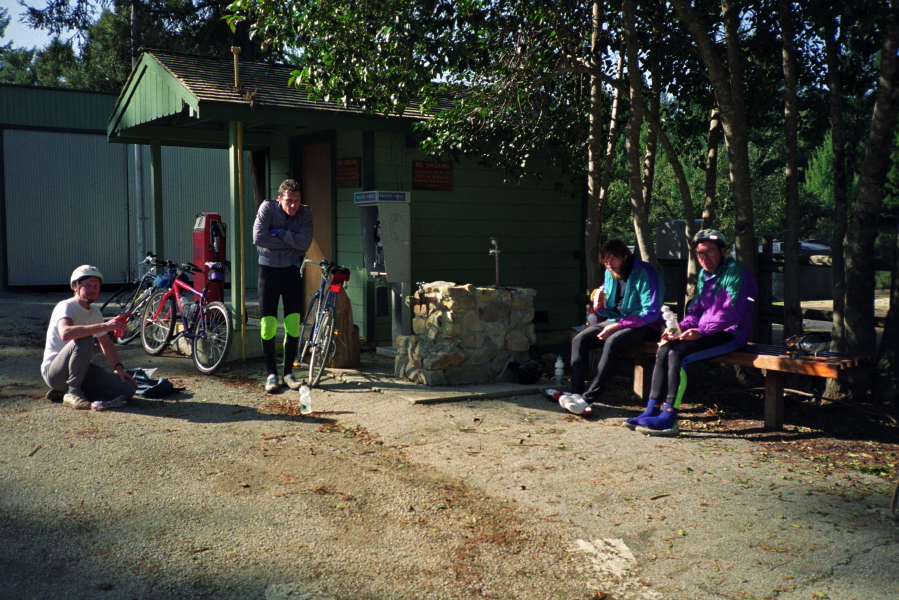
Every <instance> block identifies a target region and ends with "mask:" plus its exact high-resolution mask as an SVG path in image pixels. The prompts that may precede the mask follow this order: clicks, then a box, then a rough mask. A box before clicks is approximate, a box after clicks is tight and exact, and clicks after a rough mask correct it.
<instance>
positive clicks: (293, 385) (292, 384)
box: [284, 373, 300, 390]
mask: <svg viewBox="0 0 899 600" xmlns="http://www.w3.org/2000/svg"><path fill="white" fill-rule="evenodd" d="M284 385H286V386H287V387H289V388H290V389H292V390H298V389H300V382H299V381H297V378H296V377H294V376H293V373H288V374H287V375H285V376H284Z"/></svg>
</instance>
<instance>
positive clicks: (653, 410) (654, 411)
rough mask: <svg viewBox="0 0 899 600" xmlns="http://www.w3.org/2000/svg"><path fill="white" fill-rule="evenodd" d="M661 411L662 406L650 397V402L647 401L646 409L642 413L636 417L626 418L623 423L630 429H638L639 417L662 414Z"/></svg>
mask: <svg viewBox="0 0 899 600" xmlns="http://www.w3.org/2000/svg"><path fill="white" fill-rule="evenodd" d="M661 412H662V408H661V407H660V406H659V403H658V401H656V400H653V399H652V398H650V399H649V402H647V403H646V410H644V411H643V413H642V414H639V415H637V416H636V417H631V418H630V419H625V420H624V423H622V425H624V426H625V427H627V428H628V429H636V427H637V425H639V424H640V423H638V422H637V421H638V420H639V419H643V418H646V417H657V416H659V415H660V414H661Z"/></svg>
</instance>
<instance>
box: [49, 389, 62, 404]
mask: <svg viewBox="0 0 899 600" xmlns="http://www.w3.org/2000/svg"><path fill="white" fill-rule="evenodd" d="M65 395H66V393H65V392H60V391H59V390H50V391H49V392H47V393H46V394H44V398H46V399H47V400H49V401H50V402H62V399H63V398H64V397H65Z"/></svg>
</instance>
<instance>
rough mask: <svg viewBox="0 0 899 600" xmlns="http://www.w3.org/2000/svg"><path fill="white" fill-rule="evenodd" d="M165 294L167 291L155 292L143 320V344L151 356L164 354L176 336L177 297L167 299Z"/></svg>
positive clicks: (141, 328)
mask: <svg viewBox="0 0 899 600" xmlns="http://www.w3.org/2000/svg"><path fill="white" fill-rule="evenodd" d="M165 294H166V290H156V291H155V292H153V295H152V296H150V300H149V301H148V302H147V307H146V309H145V310H144V318H143V319H141V325H140V339H141V343H142V344H143V346H144V350H146V351H147V354H149V355H151V356H157V355H159V354H162V351H163V350H165V347H166V346H168V345H169V342H171V341H172V337H173V336H174V334H175V315H177V314H178V313H177V311H176V310H175V296H169V297H168V298H166V295H165ZM157 311H158V313H159V314H158V315H157Z"/></svg>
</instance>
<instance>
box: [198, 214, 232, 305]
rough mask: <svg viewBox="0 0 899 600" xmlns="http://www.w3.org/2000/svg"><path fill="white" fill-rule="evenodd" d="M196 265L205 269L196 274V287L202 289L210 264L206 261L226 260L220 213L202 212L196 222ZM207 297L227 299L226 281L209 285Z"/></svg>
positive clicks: (208, 298)
mask: <svg viewBox="0 0 899 600" xmlns="http://www.w3.org/2000/svg"><path fill="white" fill-rule="evenodd" d="M192 262H193V263H194V264H195V265H197V266H198V267H200V268H202V269H203V272H202V273H197V274H196V275H194V287H195V288H197V289H198V290H202V289H203V286H204V285H206V277H207V276H208V273H209V266H208V265H207V264H206V263H216V262H221V263H223V262H225V224H224V223H222V217H221V216H219V214H218V213H207V212H204V213H200V214H198V215H197V220H196V222H195V223H194V259H193V261H192ZM206 299H207V300H209V301H210V302H212V301H215V300H218V301H224V299H225V282H224V281H216V282H214V285H211V286H209V292H208V293H207V295H206Z"/></svg>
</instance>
